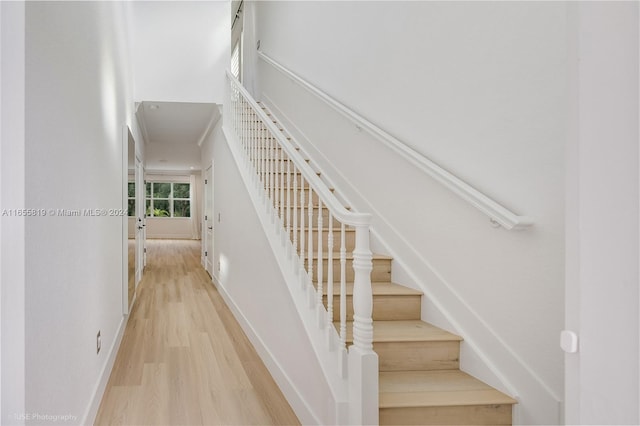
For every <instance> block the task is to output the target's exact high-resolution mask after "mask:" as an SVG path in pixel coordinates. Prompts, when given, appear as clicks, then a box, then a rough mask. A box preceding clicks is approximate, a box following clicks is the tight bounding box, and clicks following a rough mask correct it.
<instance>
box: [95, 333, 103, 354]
mask: <svg viewBox="0 0 640 426" xmlns="http://www.w3.org/2000/svg"><path fill="white" fill-rule="evenodd" d="M101 347H102V338H101V337H100V330H98V335H97V336H96V354H99V353H100V348H101Z"/></svg>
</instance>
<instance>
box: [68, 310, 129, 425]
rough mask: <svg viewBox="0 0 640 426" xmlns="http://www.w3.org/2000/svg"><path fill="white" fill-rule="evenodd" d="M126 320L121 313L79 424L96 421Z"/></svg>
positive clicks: (126, 317)
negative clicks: (113, 336) (89, 400)
mask: <svg viewBox="0 0 640 426" xmlns="http://www.w3.org/2000/svg"><path fill="white" fill-rule="evenodd" d="M132 306H133V304H132ZM128 320H129V315H123V316H122V319H121V320H120V326H119V327H118V332H117V333H116V338H115V339H114V340H113V343H112V344H111V347H110V348H109V355H108V356H107V360H106V362H105V364H104V367H103V368H102V371H101V373H100V379H99V380H98V383H96V386H95V388H94V389H93V394H92V396H91V403H90V404H89V406H88V407H87V410H86V411H85V413H84V415H83V416H82V421H81V422H80V424H82V425H92V424H94V423H95V421H96V415H97V414H98V409H99V408H100V403H101V402H102V397H103V396H104V391H105V389H106V388H107V383H108V382H109V377H110V376H111V370H113V364H114V363H115V361H116V355H117V354H118V349H120V343H121V342H122V336H123V335H124V329H125V327H126V326H127V321H128Z"/></svg>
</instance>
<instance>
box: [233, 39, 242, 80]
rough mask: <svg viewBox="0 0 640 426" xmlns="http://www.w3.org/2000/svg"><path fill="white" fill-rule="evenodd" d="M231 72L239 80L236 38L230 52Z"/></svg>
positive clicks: (238, 52) (238, 49)
mask: <svg viewBox="0 0 640 426" xmlns="http://www.w3.org/2000/svg"><path fill="white" fill-rule="evenodd" d="M231 74H233V76H234V77H235V78H237V79H238V80H240V40H238V42H237V43H236V45H235V47H234V48H233V52H232V53H231Z"/></svg>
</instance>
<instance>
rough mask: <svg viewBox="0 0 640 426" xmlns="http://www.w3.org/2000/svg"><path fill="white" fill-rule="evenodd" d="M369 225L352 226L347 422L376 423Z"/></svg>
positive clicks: (376, 379)
mask: <svg viewBox="0 0 640 426" xmlns="http://www.w3.org/2000/svg"><path fill="white" fill-rule="evenodd" d="M371 259H372V254H371V250H370V248H369V226H368V225H358V226H356V246H355V250H354V251H353V270H354V273H355V277H354V284H353V345H352V346H351V347H350V348H349V373H348V375H349V421H350V423H351V424H359V425H377V424H378V354H376V353H375V352H374V351H373V319H372V317H371V313H372V311H373V294H372V290H371V270H372V269H373V266H372V261H371Z"/></svg>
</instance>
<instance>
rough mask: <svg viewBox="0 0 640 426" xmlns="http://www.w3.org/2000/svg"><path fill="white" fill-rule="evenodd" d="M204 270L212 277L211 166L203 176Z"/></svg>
mask: <svg viewBox="0 0 640 426" xmlns="http://www.w3.org/2000/svg"><path fill="white" fill-rule="evenodd" d="M204 226H205V232H204V256H203V261H204V262H203V263H204V269H205V270H206V271H207V272H208V273H209V276H211V277H213V164H211V165H210V166H209V167H208V168H207V170H206V172H205V175H204Z"/></svg>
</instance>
